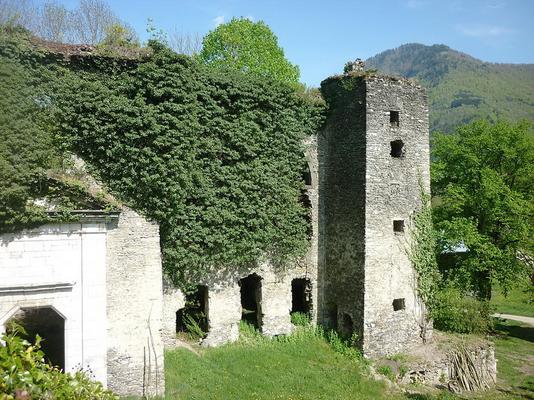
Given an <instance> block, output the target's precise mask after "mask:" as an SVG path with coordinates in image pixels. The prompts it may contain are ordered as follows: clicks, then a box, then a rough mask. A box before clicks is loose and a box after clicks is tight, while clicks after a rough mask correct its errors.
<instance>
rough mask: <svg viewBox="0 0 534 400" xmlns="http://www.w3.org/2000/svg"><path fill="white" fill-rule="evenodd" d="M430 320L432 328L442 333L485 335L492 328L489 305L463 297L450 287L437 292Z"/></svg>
mask: <svg viewBox="0 0 534 400" xmlns="http://www.w3.org/2000/svg"><path fill="white" fill-rule="evenodd" d="M432 318H433V319H434V327H435V328H436V329H439V330H442V331H449V332H457V333H486V332H488V331H489V330H491V328H492V320H491V308H490V305H489V303H488V302H487V301H481V300H477V299H475V298H474V297H470V296H465V295H463V294H462V293H461V292H460V291H459V290H458V289H455V288H451V287H447V288H445V289H442V290H440V291H439V292H438V294H437V296H436V302H435V304H434V307H433V309H432Z"/></svg>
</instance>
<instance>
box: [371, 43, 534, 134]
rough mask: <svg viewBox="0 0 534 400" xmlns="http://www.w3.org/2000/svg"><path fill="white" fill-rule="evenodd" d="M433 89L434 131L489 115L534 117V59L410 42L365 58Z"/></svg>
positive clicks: (429, 92)
mask: <svg viewBox="0 0 534 400" xmlns="http://www.w3.org/2000/svg"><path fill="white" fill-rule="evenodd" d="M366 64H367V67H368V68H376V69H378V70H380V71H382V72H384V73H388V74H394V75H402V76H405V77H408V78H416V79H418V80H419V81H421V83H423V84H424V85H425V86H426V87H427V88H428V94H429V105H430V126H431V130H440V131H446V132H450V131H452V130H454V128H455V127H456V126H458V125H460V124H465V123H468V122H471V121H473V120H475V119H479V118H484V119H489V120H490V121H496V120H497V119H499V118H505V119H509V120H512V121H514V120H519V119H527V120H529V121H534V64H493V63H487V62H483V61H480V60H478V59H476V58H473V57H471V56H469V55H467V54H464V53H461V52H458V51H456V50H453V49H451V48H450V47H448V46H445V45H433V46H425V45H422V44H417V43H411V44H405V45H402V46H400V47H398V48H396V49H391V50H386V51H384V52H382V53H380V54H377V55H376V56H374V57H371V58H369V59H368V60H367V61H366Z"/></svg>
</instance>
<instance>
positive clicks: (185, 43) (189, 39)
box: [169, 29, 202, 56]
mask: <svg viewBox="0 0 534 400" xmlns="http://www.w3.org/2000/svg"><path fill="white" fill-rule="evenodd" d="M169 46H170V48H171V49H173V50H174V51H175V52H177V53H178V54H187V55H188V56H193V55H196V54H198V53H200V51H201V50H202V36H200V35H199V34H198V33H194V34H191V33H184V32H179V31H178V30H177V29H174V30H173V31H172V32H171V33H170V35H169Z"/></svg>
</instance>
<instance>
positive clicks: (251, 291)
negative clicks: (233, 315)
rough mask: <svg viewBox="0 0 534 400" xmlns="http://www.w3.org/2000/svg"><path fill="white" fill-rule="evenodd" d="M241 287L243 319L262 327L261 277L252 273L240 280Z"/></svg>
mask: <svg viewBox="0 0 534 400" xmlns="http://www.w3.org/2000/svg"><path fill="white" fill-rule="evenodd" d="M239 286H240V287H241V290H240V291H241V320H242V321H246V322H248V323H249V324H251V325H253V326H254V327H255V328H256V329H261V324H262V313H261V277H259V276H258V275H256V274H252V275H249V276H247V277H246V278H243V279H241V280H240V281H239Z"/></svg>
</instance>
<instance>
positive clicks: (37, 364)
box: [0, 327, 118, 400]
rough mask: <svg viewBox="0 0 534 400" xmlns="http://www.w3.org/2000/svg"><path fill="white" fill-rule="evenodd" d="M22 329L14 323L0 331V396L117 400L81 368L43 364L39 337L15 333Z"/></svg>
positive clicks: (0, 398)
mask: <svg viewBox="0 0 534 400" xmlns="http://www.w3.org/2000/svg"><path fill="white" fill-rule="evenodd" d="M18 333H24V330H23V329H22V328H21V327H14V329H13V330H12V332H11V333H9V334H4V335H2V341H3V343H1V344H0V373H1V376H0V400H13V399H15V398H28V399H44V400H46V399H54V400H67V399H75V400H118V397H117V396H115V395H114V394H113V393H111V392H110V391H107V390H105V389H104V388H103V387H102V384H100V383H99V382H93V381H91V379H90V376H89V374H88V373H87V372H85V371H77V372H75V373H74V374H70V373H66V374H65V373H63V372H61V370H59V369H58V368H55V367H52V366H50V365H49V364H47V363H46V362H45V361H44V359H43V357H44V353H43V352H42V351H41V350H40V341H41V339H40V338H39V337H37V340H36V342H35V343H34V344H31V343H30V342H28V341H27V340H24V339H22V338H20V337H19V336H18Z"/></svg>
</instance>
